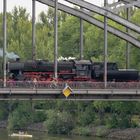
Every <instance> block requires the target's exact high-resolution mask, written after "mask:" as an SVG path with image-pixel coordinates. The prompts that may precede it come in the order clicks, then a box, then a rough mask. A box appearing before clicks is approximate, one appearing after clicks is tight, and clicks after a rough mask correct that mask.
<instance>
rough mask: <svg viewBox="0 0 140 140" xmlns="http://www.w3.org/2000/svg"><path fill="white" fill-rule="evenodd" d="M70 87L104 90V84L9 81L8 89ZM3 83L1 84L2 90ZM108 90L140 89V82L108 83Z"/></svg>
mask: <svg viewBox="0 0 140 140" xmlns="http://www.w3.org/2000/svg"><path fill="white" fill-rule="evenodd" d="M66 85H68V86H69V87H70V88H72V89H104V83H103V82H87V81H86V82H72V81H66V82H54V81H51V82H47V81H38V82H33V81H7V83H6V88H37V89H63V88H64V87H65V86H66ZM2 87H3V82H0V88H2ZM106 89H140V82H108V83H107V88H106Z"/></svg>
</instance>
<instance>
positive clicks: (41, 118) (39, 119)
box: [33, 111, 46, 123]
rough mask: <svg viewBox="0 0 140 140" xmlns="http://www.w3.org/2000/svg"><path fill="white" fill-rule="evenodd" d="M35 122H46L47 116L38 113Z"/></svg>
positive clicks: (35, 114) (40, 112) (34, 117)
mask: <svg viewBox="0 0 140 140" xmlns="http://www.w3.org/2000/svg"><path fill="white" fill-rule="evenodd" d="M33 120H34V122H35V123H38V122H43V121H45V120H46V114H45V113H44V111H36V112H35V113H34V116H33Z"/></svg>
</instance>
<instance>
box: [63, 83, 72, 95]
mask: <svg viewBox="0 0 140 140" xmlns="http://www.w3.org/2000/svg"><path fill="white" fill-rule="evenodd" d="M71 93H72V89H71V88H70V87H69V86H66V87H65V88H64V89H63V94H64V95H65V97H68V96H69V95H70V94H71Z"/></svg>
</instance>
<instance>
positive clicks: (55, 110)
mask: <svg viewBox="0 0 140 140" xmlns="http://www.w3.org/2000/svg"><path fill="white" fill-rule="evenodd" d="M131 13H132V14H133V15H132V19H133V21H134V22H135V23H137V24H139V23H140V18H138V17H139V15H140V11H139V10H138V9H131ZM123 14H125V13H124V12H123ZM53 15H54V11H53V9H52V8H49V9H48V11H47V13H45V12H42V13H40V15H39V16H38V20H37V21H36V58H37V59H46V60H53V46H54V39H53V37H54V29H53V20H54V19H53ZM58 16H59V18H58V21H59V26H58V37H59V39H58V46H59V47H58V52H59V53H58V54H59V56H63V57H68V56H71V57H76V58H79V52H80V51H79V48H80V22H79V21H80V20H79V19H78V18H76V17H73V16H71V15H68V14H66V13H63V12H60V11H59V14H58ZM95 16H96V18H98V19H99V20H102V17H98V16H97V15H95ZM132 19H131V20H132ZM109 24H110V25H112V26H114V27H116V28H124V27H122V26H120V25H118V24H115V23H114V22H112V21H110V20H109ZM31 25H32V22H31V18H30V15H29V13H27V11H26V9H24V8H22V7H19V8H17V7H15V8H14V9H13V11H12V12H9V13H8V14H7V26H8V28H7V34H8V38H7V50H8V51H9V52H15V53H16V54H18V55H19V56H20V58H21V59H22V60H27V59H31V58H32V55H31V54H32V43H31V40H32V37H31V30H32V28H31ZM0 26H1V27H2V13H1V14H0ZM103 34H104V33H103V30H101V29H99V28H97V27H95V26H94V25H91V24H89V23H87V22H84V58H85V59H92V60H93V61H103V50H104V47H103V46H104V45H103V43H104V38H103V37H104V35H103ZM2 38H3V37H2V28H0V48H2V46H3V45H2V44H3V40H2ZM139 38H140V37H139V36H138V39H139ZM125 46H126V42H125V41H123V40H121V39H120V38H118V37H116V36H113V35H112V34H110V33H109V34H108V60H109V61H114V62H117V63H118V65H119V67H121V68H125V50H126V47H125ZM130 46H132V45H130ZM139 51H140V50H139V49H138V48H135V47H131V53H130V56H131V57H130V68H137V69H139V70H140V53H139ZM139 117H140V103H139V102H119V101H118V102H115V101H114V102H111V101H110V102H105V101H88V102H85V101H82V102H80V101H68V100H66V101H57V100H56V101H3V102H2V101H1V102H0V120H8V126H7V128H8V129H10V130H12V129H27V128H28V126H30V125H31V124H34V123H40V122H41V123H43V125H44V126H45V131H47V132H48V133H55V134H77V135H83V134H84V135H91V134H92V133H93V132H94V131H96V134H97V135H103V134H104V135H105V134H106V133H107V130H108V129H111V128H130V127H139V125H140V119H139ZM95 128H96V129H95ZM43 129H44V128H43Z"/></svg>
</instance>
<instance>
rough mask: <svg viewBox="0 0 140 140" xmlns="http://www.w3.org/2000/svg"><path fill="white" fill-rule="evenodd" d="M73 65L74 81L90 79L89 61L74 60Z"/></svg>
mask: <svg viewBox="0 0 140 140" xmlns="http://www.w3.org/2000/svg"><path fill="white" fill-rule="evenodd" d="M74 63H75V73H76V77H75V80H81V81H87V80H90V79H91V61H90V60H79V61H78V60H74Z"/></svg>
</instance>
